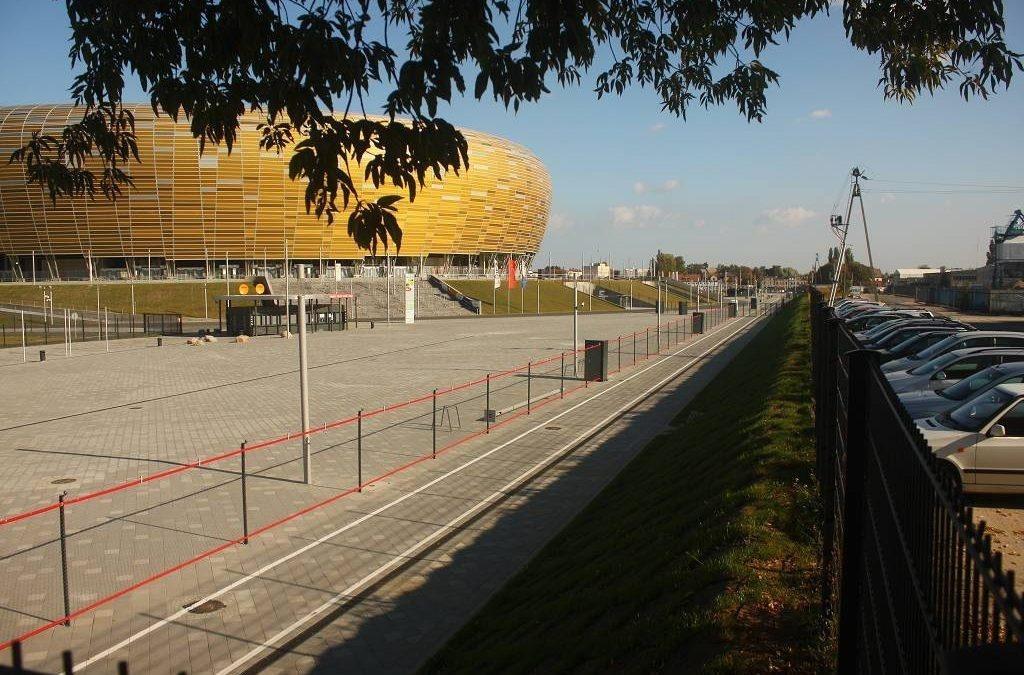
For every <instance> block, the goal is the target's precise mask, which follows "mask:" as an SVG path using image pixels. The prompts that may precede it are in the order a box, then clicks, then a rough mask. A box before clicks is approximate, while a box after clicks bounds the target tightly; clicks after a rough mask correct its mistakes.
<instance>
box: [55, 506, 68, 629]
mask: <svg viewBox="0 0 1024 675" xmlns="http://www.w3.org/2000/svg"><path fill="white" fill-rule="evenodd" d="M67 496H68V491H67V490H65V491H64V492H61V493H60V494H59V495H57V502H58V503H59V504H60V506H59V507H58V516H59V517H60V573H61V581H62V582H63V586H64V625H65V626H70V625H71V619H70V618H69V617H70V616H71V591H70V589H69V583H68V544H67V538H68V533H67V525H66V522H65V519H64V500H65V499H66V498H67Z"/></svg>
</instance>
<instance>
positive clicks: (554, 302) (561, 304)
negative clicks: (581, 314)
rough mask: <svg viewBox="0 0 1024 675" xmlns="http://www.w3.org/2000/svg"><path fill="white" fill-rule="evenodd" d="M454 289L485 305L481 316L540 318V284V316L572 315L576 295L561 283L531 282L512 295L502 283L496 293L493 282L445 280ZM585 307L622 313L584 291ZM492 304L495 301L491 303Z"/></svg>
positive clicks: (587, 310) (486, 280) (620, 309)
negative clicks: (497, 315)
mask: <svg viewBox="0 0 1024 675" xmlns="http://www.w3.org/2000/svg"><path fill="white" fill-rule="evenodd" d="M445 281H446V282H447V283H448V284H449V285H450V286H452V288H455V289H458V290H459V291H461V292H462V293H465V294H466V295H468V296H469V297H471V298H475V299H477V300H479V301H480V302H481V303H482V307H481V312H480V313H481V314H537V313H538V310H537V307H538V294H537V284H538V283H539V284H540V295H539V304H540V313H541V314H548V313H555V312H571V311H572V301H573V291H572V289H571V288H569V287H568V286H566V285H565V284H564V283H562V282H561V281H547V280H545V281H539V282H538V281H537V280H536V279H531V280H530V281H529V282H528V283H527V284H526V288H525V289H524V290H522V291H520V289H518V288H514V289H512V291H511V292H510V291H509V290H508V288H506V287H505V284H504V282H502V285H501V288H498V289H495V288H494V282H493V281H492V280H490V279H446V280H445ZM579 299H580V302H582V303H583V307H582V311H585V312H589V311H594V312H621V311H623V309H622V307H619V306H618V305H616V304H614V303H611V302H607V301H605V300H601V299H600V298H594V297H591V296H589V295H587V294H586V293H583V292H582V291H581V292H580V294H579ZM492 300H493V301H494V302H493V303H492Z"/></svg>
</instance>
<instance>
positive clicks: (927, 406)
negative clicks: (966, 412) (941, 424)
mask: <svg viewBox="0 0 1024 675" xmlns="http://www.w3.org/2000/svg"><path fill="white" fill-rule="evenodd" d="M1020 382H1024V361H1017V362H1014V363H1002V364H999V365H996V366H989V367H988V368H986V369H985V370H982V371H981V372H978V373H975V374H974V375H971V376H970V377H965V378H964V379H962V380H960V381H959V382H957V383H956V384H953V385H950V386H948V387H944V388H942V389H936V390H934V391H933V390H931V389H921V390H918V391H908V392H904V393H902V394H900V395H899V396H900V403H901V404H903V408H904V409H905V410H906V411H907V412H908V413H910V417H911V418H913V419H915V420H919V419H924V418H925V417H934V416H935V415H938V414H940V413H944V412H946V411H947V410H951V409H952V408H955V407H956V406H958V405H960V404H961V403H963V402H964V401H966V400H967V399H969V398H971V397H973V396H977V395H978V394H981V393H983V392H986V391H988V390H989V389H991V388H992V387H995V386H996V385H1000V384H1018V383H1020Z"/></svg>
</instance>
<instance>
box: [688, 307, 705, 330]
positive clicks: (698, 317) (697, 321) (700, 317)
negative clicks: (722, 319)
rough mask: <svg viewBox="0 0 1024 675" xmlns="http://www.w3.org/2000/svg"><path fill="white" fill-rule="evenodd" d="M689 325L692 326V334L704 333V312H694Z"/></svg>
mask: <svg viewBox="0 0 1024 675" xmlns="http://www.w3.org/2000/svg"><path fill="white" fill-rule="evenodd" d="M690 324H691V327H692V328H693V331H692V332H693V334H694V335H701V334H703V333H704V312H694V313H693V317H692V318H691V319H690Z"/></svg>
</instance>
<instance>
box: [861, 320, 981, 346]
mask: <svg viewBox="0 0 1024 675" xmlns="http://www.w3.org/2000/svg"><path fill="white" fill-rule="evenodd" d="M934 330H949V331H951V332H954V333H955V332H957V331H964V330H973V326H969V325H967V324H962V323H957V322H955V321H941V320H935V321H928V322H917V321H914V322H911V323H909V324H905V325H903V326H893V327H892V328H891V329H889V330H886V331H884V332H882V333H880V334H878V335H876V336H875V337H874V338H873V339H871V340H870V341H866V342H865V343H864V346H865V347H866V348H867V349H884V348H886V347H894V346H896V345H898V344H899V343H901V342H903V341H904V340H906V339H907V338H908V337H912V336H914V335H920V334H921V333H928V332H930V331H934Z"/></svg>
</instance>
